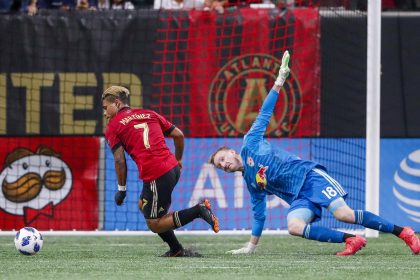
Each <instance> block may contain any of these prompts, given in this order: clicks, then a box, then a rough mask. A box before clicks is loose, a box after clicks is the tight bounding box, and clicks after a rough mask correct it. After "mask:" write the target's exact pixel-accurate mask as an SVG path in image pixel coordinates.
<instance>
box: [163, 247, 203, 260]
mask: <svg viewBox="0 0 420 280" xmlns="http://www.w3.org/2000/svg"><path fill="white" fill-rule="evenodd" d="M161 257H169V258H181V257H190V258H201V257H202V255H201V254H200V253H197V252H194V251H192V250H190V249H180V250H178V251H176V252H172V251H171V250H169V251H168V252H166V253H165V254H163V255H161Z"/></svg>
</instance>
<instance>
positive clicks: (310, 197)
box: [288, 168, 347, 221]
mask: <svg viewBox="0 0 420 280" xmlns="http://www.w3.org/2000/svg"><path fill="white" fill-rule="evenodd" d="M346 196H347V192H346V191H345V190H344V188H343V187H342V186H341V185H340V184H339V183H338V182H337V181H336V180H334V179H333V178H332V177H331V176H330V175H328V174H327V172H326V171H324V170H322V169H318V168H314V169H312V170H311V171H310V172H309V173H308V174H307V175H306V179H305V182H304V183H303V186H302V189H301V190H300V192H299V194H298V196H297V197H296V199H295V200H293V202H292V204H291V205H290V209H289V211H288V213H290V212H292V211H294V210H296V209H300V208H307V209H309V210H311V211H312V212H313V213H314V215H315V217H314V220H313V221H318V220H320V219H321V214H322V207H324V208H327V207H328V206H329V205H330V204H331V202H333V201H334V200H336V199H338V198H340V197H342V198H345V197H346Z"/></svg>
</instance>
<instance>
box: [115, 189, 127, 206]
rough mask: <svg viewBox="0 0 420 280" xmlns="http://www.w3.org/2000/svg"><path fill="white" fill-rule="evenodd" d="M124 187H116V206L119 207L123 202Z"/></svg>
mask: <svg viewBox="0 0 420 280" xmlns="http://www.w3.org/2000/svg"><path fill="white" fill-rule="evenodd" d="M126 193H127V192H126V186H120V185H118V191H117V192H116V193H115V197H114V199H115V203H116V204H117V205H121V204H123V202H124V198H125V196H126Z"/></svg>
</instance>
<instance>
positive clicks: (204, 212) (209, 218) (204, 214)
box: [198, 199, 220, 233]
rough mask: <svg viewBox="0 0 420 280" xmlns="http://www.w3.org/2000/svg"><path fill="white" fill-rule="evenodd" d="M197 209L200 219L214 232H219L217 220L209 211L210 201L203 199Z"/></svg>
mask: <svg viewBox="0 0 420 280" xmlns="http://www.w3.org/2000/svg"><path fill="white" fill-rule="evenodd" d="M198 208H199V209H200V217H201V218H202V219H203V220H204V221H206V222H207V223H208V224H209V225H211V228H212V229H213V231H214V232H216V233H218V232H219V229H220V228H219V220H218V219H217V217H216V216H215V215H214V214H213V212H212V211H211V204H210V200H208V199H204V200H203V201H202V202H200V203H199V204H198Z"/></svg>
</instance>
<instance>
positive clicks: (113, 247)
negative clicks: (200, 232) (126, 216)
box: [0, 234, 420, 280]
mask: <svg viewBox="0 0 420 280" xmlns="http://www.w3.org/2000/svg"><path fill="white" fill-rule="evenodd" d="M179 239H180V241H181V242H182V243H183V245H184V247H188V248H193V249H195V250H197V251H199V252H200V253H202V254H203V255H204V257H203V258H162V257H158V256H159V255H160V254H162V253H164V252H165V251H166V250H167V247H166V245H165V244H164V243H163V242H162V241H160V239H159V238H158V237H157V236H134V237H133V236H129V237H128V236H127V237H121V236H118V237H117V236H115V237H94V236H87V237H75V236H71V237H70V236H65V237H57V236H46V237H44V246H43V248H42V250H41V252H40V253H39V254H38V255H35V256H24V255H21V254H19V253H18V252H17V251H16V250H15V248H14V243H13V237H11V236H1V237H0V279H54V280H57V279H58V280H63V279H119V280H127V279H200V280H202V279H217V280H224V279H229V280H232V279H309V280H312V279H358V280H360V279H401V280H408V279H420V255H417V256H415V255H413V254H412V253H411V251H410V250H409V248H408V247H406V246H405V244H404V243H403V241H401V240H399V239H398V238H396V237H395V236H393V235H389V234H383V235H380V237H379V238H373V239H369V240H368V244H367V246H366V247H365V248H364V249H363V250H362V251H360V252H359V253H357V254H356V255H355V256H350V257H338V256H334V255H333V253H334V252H336V251H339V250H341V249H342V248H343V247H344V245H343V244H328V243H320V242H315V241H309V240H305V239H302V238H297V237H291V236H263V238H262V239H261V245H260V246H258V249H257V253H256V254H253V255H246V256H243V255H242V256H233V255H227V254H225V251H227V250H230V249H237V248H240V247H241V246H242V245H243V244H244V243H245V242H246V241H247V239H248V237H247V236H218V235H210V236H185V235H184V236H180V237H179Z"/></svg>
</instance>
